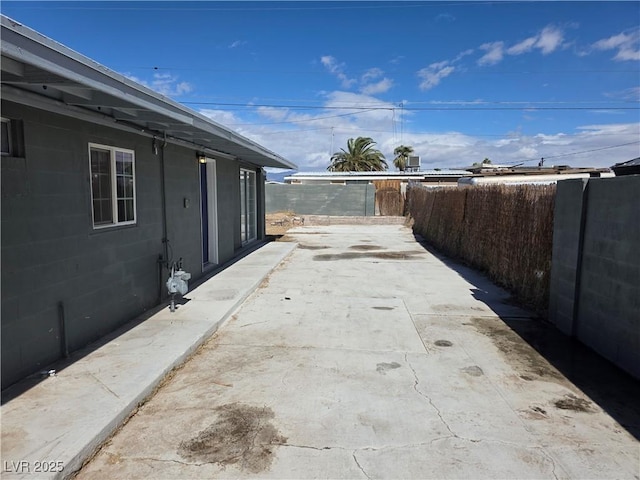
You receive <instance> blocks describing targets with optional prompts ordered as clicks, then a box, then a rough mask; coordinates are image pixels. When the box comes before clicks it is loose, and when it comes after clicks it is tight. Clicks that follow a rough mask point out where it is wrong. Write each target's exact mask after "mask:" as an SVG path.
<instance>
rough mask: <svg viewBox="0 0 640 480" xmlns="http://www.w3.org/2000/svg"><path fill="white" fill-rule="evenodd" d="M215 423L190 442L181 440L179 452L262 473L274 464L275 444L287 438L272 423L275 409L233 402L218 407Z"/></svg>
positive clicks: (187, 455) (182, 454) (190, 456)
mask: <svg viewBox="0 0 640 480" xmlns="http://www.w3.org/2000/svg"><path fill="white" fill-rule="evenodd" d="M215 411H216V413H217V418H216V420H215V422H213V423H212V424H211V425H209V426H208V427H207V428H205V429H204V430H202V431H201V432H200V433H198V434H197V435H196V436H195V437H193V438H192V439H190V440H188V441H184V442H181V443H180V446H179V448H178V454H179V455H180V456H181V457H183V458H185V459H187V460H192V461H196V462H204V463H216V464H218V465H220V466H222V467H226V466H227V465H237V466H238V467H239V468H240V469H241V470H243V471H247V472H251V473H259V472H263V471H265V470H267V469H268V468H269V467H270V466H271V462H272V461H273V457H274V451H273V450H274V447H275V446H276V445H281V444H283V443H285V442H286V441H287V439H286V438H285V437H283V436H282V435H280V433H279V432H278V430H277V429H276V428H275V427H274V426H273V424H272V423H271V422H270V421H271V420H272V419H273V418H274V414H273V411H272V410H271V409H270V408H266V407H262V408H261V407H252V406H250V405H244V404H240V403H230V404H227V405H222V406H220V407H217V408H216V409H215Z"/></svg>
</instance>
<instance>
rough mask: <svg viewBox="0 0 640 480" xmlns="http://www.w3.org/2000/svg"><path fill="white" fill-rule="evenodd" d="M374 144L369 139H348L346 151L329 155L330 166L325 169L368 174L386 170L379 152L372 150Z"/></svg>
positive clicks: (341, 150)
mask: <svg viewBox="0 0 640 480" xmlns="http://www.w3.org/2000/svg"><path fill="white" fill-rule="evenodd" d="M375 144H376V142H374V141H373V140H372V139H371V138H369V137H358V138H356V139H355V140H354V139H353V138H350V139H349V140H348V141H347V149H346V150H345V149H343V148H341V149H340V151H339V152H336V153H334V154H333V155H331V164H330V165H329V166H328V167H327V170H329V171H330V172H368V171H382V170H386V169H387V162H386V161H385V159H384V155H383V154H382V152H381V151H380V150H376V149H375V148H374V145H375Z"/></svg>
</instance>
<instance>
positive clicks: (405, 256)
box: [313, 250, 422, 262]
mask: <svg viewBox="0 0 640 480" xmlns="http://www.w3.org/2000/svg"><path fill="white" fill-rule="evenodd" d="M420 253H422V252H415V251H413V250H407V251H400V252H343V253H336V254H330V253H323V254H320V255H314V257H313V260H315V261H317V262H327V261H334V260H353V259H358V258H379V259H383V260H411V259H413V258H414V255H419V254H420Z"/></svg>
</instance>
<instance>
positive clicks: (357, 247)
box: [349, 245, 384, 251]
mask: <svg viewBox="0 0 640 480" xmlns="http://www.w3.org/2000/svg"><path fill="white" fill-rule="evenodd" d="M349 248H350V249H351V250H361V251H368V250H384V247H380V246H378V245H351V246H350V247H349Z"/></svg>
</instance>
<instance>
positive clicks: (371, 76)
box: [361, 68, 384, 82]
mask: <svg viewBox="0 0 640 480" xmlns="http://www.w3.org/2000/svg"><path fill="white" fill-rule="evenodd" d="M382 75H384V72H383V71H382V70H381V69H379V68H370V69H369V70H367V71H366V72H364V74H363V75H362V80H361V81H362V82H370V81H371V80H375V79H376V78H380V77H381V76H382Z"/></svg>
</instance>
